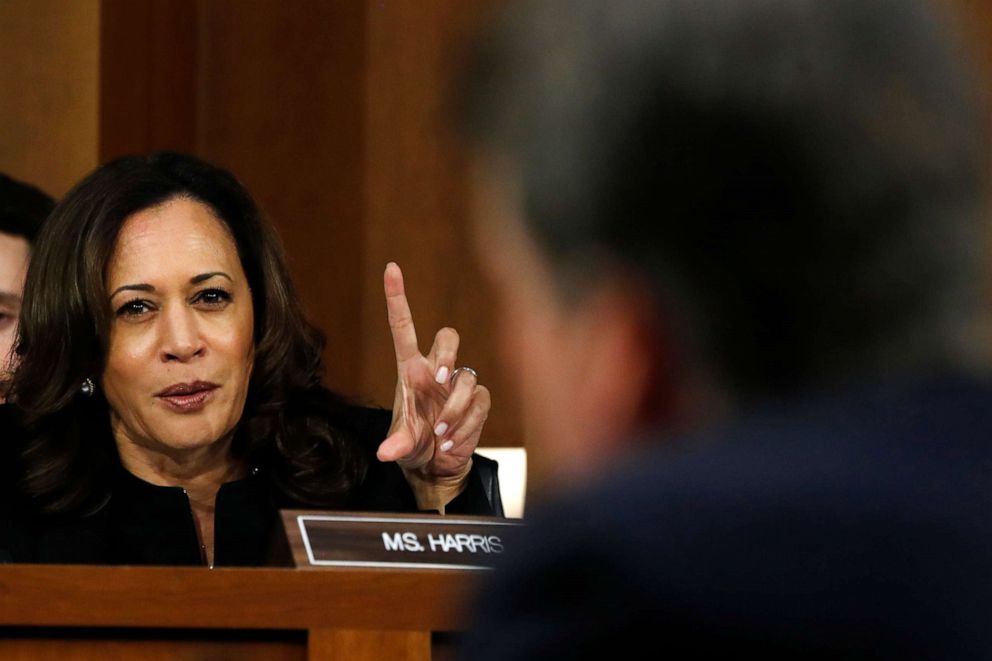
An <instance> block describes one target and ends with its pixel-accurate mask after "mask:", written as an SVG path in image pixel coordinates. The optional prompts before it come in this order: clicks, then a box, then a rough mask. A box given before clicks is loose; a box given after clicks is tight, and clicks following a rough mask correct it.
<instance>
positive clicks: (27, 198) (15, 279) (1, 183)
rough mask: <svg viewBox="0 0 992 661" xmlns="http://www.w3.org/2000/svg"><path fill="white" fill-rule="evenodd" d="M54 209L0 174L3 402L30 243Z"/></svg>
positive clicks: (0, 385)
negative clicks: (4, 384) (4, 385)
mask: <svg viewBox="0 0 992 661" xmlns="http://www.w3.org/2000/svg"><path fill="white" fill-rule="evenodd" d="M53 205H54V202H53V200H52V198H50V197H48V195H46V194H45V193H43V192H41V191H40V190H38V189H37V188H35V187H34V186H31V185H29V184H25V183H22V182H19V181H17V180H15V179H11V178H10V177H8V176H6V175H4V174H0V402H2V401H3V383H4V381H5V380H6V377H7V375H8V372H9V368H10V367H11V365H10V361H11V358H12V356H11V347H12V346H13V343H14V337H15V336H16V334H17V319H18V316H19V315H20V311H21V294H22V292H23V290H24V275H25V273H27V269H28V260H29V259H30V257H31V242H32V241H34V237H35V235H36V234H37V232H38V228H39V227H41V223H42V221H43V220H45V217H46V216H47V215H48V212H49V211H51V210H52V206H53Z"/></svg>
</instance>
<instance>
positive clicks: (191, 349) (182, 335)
mask: <svg viewBox="0 0 992 661" xmlns="http://www.w3.org/2000/svg"><path fill="white" fill-rule="evenodd" d="M203 352H204V344H203V338H202V335H201V333H200V329H199V325H198V324H197V321H196V317H195V315H194V314H193V311H192V310H190V309H188V308H186V307H185V306H183V307H181V308H178V309H173V310H167V311H165V314H163V316H162V341H161V359H162V362H170V361H176V362H180V363H185V362H187V361H189V360H192V359H193V358H196V357H198V356H201V355H203Z"/></svg>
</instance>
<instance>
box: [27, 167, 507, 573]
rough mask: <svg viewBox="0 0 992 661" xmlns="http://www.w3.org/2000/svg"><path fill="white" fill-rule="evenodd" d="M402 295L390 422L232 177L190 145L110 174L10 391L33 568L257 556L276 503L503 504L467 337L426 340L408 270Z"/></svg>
mask: <svg viewBox="0 0 992 661" xmlns="http://www.w3.org/2000/svg"><path fill="white" fill-rule="evenodd" d="M385 290H386V299H387V309H388V313H389V320H390V326H391V328H392V333H393V341H394V347H395V350H396V357H397V368H398V375H399V376H398V382H397V388H396V399H395V404H394V408H393V415H392V418H391V420H390V418H389V416H388V414H386V413H385V412H380V411H373V410H367V409H361V408H358V407H354V406H349V405H348V404H347V403H345V402H344V401H343V400H342V399H341V398H339V397H337V396H335V395H333V394H332V393H330V392H328V391H327V390H326V389H324V388H323V387H321V385H320V371H321V362H320V356H321V351H322V349H323V338H322V336H321V335H320V334H319V332H318V331H317V330H316V329H314V328H313V327H312V326H310V325H309V324H308V323H307V321H306V320H305V319H304V316H303V312H302V309H301V306H300V303H299V301H298V300H297V297H296V294H295V293H294V291H293V288H292V285H291V283H290V280H289V276H288V273H287V269H286V265H285V260H284V258H283V256H282V254H281V252H280V248H279V243H278V240H277V238H276V236H275V234H274V231H273V230H272V229H271V228H270V227H269V226H268V225H267V224H266V223H265V222H264V221H263V220H262V218H261V216H260V213H259V210H258V208H257V207H256V205H255V203H254V202H253V201H252V199H251V198H250V196H249V195H248V193H247V192H246V191H245V190H244V189H243V188H242V187H241V185H240V184H239V183H238V182H237V181H236V180H235V179H234V177H233V176H231V175H230V174H229V173H227V172H225V171H223V170H220V169H218V168H215V167H212V166H210V165H208V164H206V163H203V162H201V161H199V160H197V159H194V158H192V157H190V156H185V155H180V154H172V153H161V154H155V155H152V156H147V157H129V158H123V159H120V160H117V161H114V162H112V163H109V164H107V165H105V166H103V167H101V168H99V169H98V170H96V171H95V172H94V173H92V174H91V175H90V176H88V177H87V178H86V179H84V180H83V181H82V182H80V183H79V184H78V185H77V186H76V187H75V188H74V189H73V190H72V191H70V192H69V193H68V195H67V196H66V197H65V198H64V199H63V200H62V202H60V203H59V204H58V206H57V207H56V208H55V210H54V211H53V212H52V215H51V216H50V217H49V219H48V221H47V222H46V224H45V227H44V229H43V231H42V235H41V237H40V238H39V241H38V249H37V252H36V254H35V256H34V258H33V260H32V262H31V266H30V269H29V272H28V276H27V283H26V287H25V296H24V307H23V311H22V319H21V329H20V338H19V342H18V346H17V352H18V354H19V356H20V361H21V364H20V367H19V368H18V370H17V372H16V373H15V375H14V378H13V382H12V385H11V393H12V398H13V400H14V402H15V404H16V406H17V408H18V409H19V411H20V412H21V416H22V418H23V420H22V427H23V439H22V443H21V447H22V450H21V454H20V465H19V468H18V470H19V474H20V484H21V487H22V488H21V490H22V492H23V494H24V497H25V499H26V505H25V507H26V508H27V511H28V512H29V517H28V519H29V537H30V539H31V540H32V541H31V543H30V544H21V545H20V546H21V547H24V546H28V547H30V548H29V550H27V551H25V550H23V548H22V549H20V550H16V551H14V552H13V555H14V556H15V557H14V559H15V560H30V561H42V562H100V563H126V564H137V563H154V564H196V563H202V564H206V565H209V566H214V565H231V564H237V565H253V564H261V563H262V562H264V561H265V557H266V551H267V548H268V543H269V538H270V537H271V533H272V530H273V526H274V524H275V520H276V517H275V513H276V509H277V508H283V507H320V508H349V509H367V510H401V511H402V510H416V509H429V510H439V511H442V512H444V511H446V510H447V511H449V512H452V511H458V512H472V513H480V514H501V511H500V509H501V507H500V503H499V497H498V486H497V484H496V479H495V467H494V465H492V463H491V462H488V461H486V460H484V459H482V458H480V457H477V456H474V455H473V450H474V449H475V447H476V445H477V444H478V441H479V436H480V434H481V432H482V426H483V423H484V422H485V418H486V415H487V414H488V411H489V405H490V399H489V393H488V391H487V390H486V389H485V388H484V387H482V386H479V385H478V384H477V383H476V379H475V374H474V372H472V371H471V370H468V369H467V368H462V369H456V368H455V360H456V356H457V351H458V336H457V334H456V333H455V332H454V331H452V330H450V329H445V330H442V331H441V332H439V333H438V334H437V337H436V340H435V343H434V346H433V348H432V349H431V351H430V353H428V354H427V355H426V356H424V355H422V354H421V353H420V351H419V349H418V345H417V339H416V334H415V331H414V326H413V322H412V318H411V316H410V309H409V306H408V305H407V301H406V296H405V294H404V289H403V279H402V274H401V273H400V270H399V268H398V267H397V266H396V265H394V264H391V265H389V266H388V267H387V269H386V273H385ZM380 443H381V444H380ZM377 445H378V448H376V446H377ZM375 455H377V457H376V456H375ZM377 459H378V460H377ZM383 462H390V463H383ZM392 462H395V463H392ZM22 509H24V508H22ZM15 546H18V545H15ZM18 555H27V556H29V557H17V556H18Z"/></svg>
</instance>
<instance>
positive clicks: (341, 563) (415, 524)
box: [282, 510, 521, 570]
mask: <svg viewBox="0 0 992 661" xmlns="http://www.w3.org/2000/svg"><path fill="white" fill-rule="evenodd" d="M282 519H283V521H282V522H283V527H284V529H285V531H286V537H287V538H288V541H289V546H290V550H291V551H292V558H293V564H295V565H296V566H297V567H300V568H302V567H312V568H316V567H409V568H424V569H467V570H477V569H487V568H489V567H490V566H492V565H493V564H494V563H495V562H496V560H497V559H498V558H499V556H500V555H502V553H503V552H504V550H505V548H506V543H507V533H508V532H510V531H511V530H512V529H513V528H514V527H516V526H519V525H521V522H520V520H519V519H501V518H496V517H485V516H462V515H447V516H441V515H439V514H410V515H405V514H384V513H370V512H313V511H302V510H285V511H283V512H282ZM511 538H512V536H511Z"/></svg>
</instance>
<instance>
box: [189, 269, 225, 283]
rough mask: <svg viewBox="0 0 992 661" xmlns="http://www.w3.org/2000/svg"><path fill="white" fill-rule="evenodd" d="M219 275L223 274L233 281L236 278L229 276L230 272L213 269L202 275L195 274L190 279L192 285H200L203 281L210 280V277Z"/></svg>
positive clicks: (222, 275)
mask: <svg viewBox="0 0 992 661" xmlns="http://www.w3.org/2000/svg"><path fill="white" fill-rule="evenodd" d="M218 275H219V276H221V277H224V278H227V279H228V280H230V281H231V282H234V280H233V279H232V278H231V276H229V275H228V274H226V273H224V272H223V271H212V272H211V273H201V274H200V275H195V276H193V277H192V278H190V279H189V282H190V284H192V285H198V284H200V283H201V282H204V281H206V280H209V279H210V278H213V277H215V276H218Z"/></svg>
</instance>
